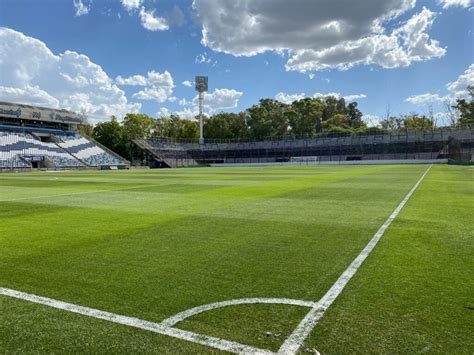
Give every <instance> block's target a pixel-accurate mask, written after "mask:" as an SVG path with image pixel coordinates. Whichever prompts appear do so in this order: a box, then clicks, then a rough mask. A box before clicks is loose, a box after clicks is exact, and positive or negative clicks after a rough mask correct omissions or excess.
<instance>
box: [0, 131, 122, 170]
mask: <svg viewBox="0 0 474 355" xmlns="http://www.w3.org/2000/svg"><path fill="white" fill-rule="evenodd" d="M51 136H52V137H54V141H55V142H44V141H41V139H38V138H36V137H35V136H34V135H33V134H32V133H30V132H26V131H24V132H19V131H11V130H2V129H0V168H1V169H5V168H13V169H14V168H28V167H31V163H30V162H29V161H27V160H25V159H24V157H31V156H35V157H44V159H45V161H46V162H47V163H48V164H49V165H50V167H53V168H77V167H100V166H122V165H126V164H127V162H126V161H123V160H121V159H119V158H118V157H116V156H114V155H112V154H111V153H109V152H107V151H106V150H104V149H102V148H101V147H99V146H98V145H96V144H94V143H93V142H91V141H90V140H88V139H86V138H84V137H83V136H81V135H80V134H78V133H75V132H60V133H58V132H54V133H51Z"/></svg>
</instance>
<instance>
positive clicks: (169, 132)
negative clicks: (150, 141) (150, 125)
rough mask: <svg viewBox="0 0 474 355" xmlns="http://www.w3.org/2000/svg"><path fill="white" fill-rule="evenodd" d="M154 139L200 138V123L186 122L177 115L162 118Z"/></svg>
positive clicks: (158, 122)
mask: <svg viewBox="0 0 474 355" xmlns="http://www.w3.org/2000/svg"><path fill="white" fill-rule="evenodd" d="M153 136H154V137H169V138H179V139H184V138H185V139H188V138H190V139H194V138H198V137H199V123H198V122H197V121H196V120H185V119H182V118H180V117H179V116H177V115H171V116H170V117H161V118H160V119H159V120H158V121H157V122H156V126H155V130H154V133H153Z"/></svg>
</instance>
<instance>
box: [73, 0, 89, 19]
mask: <svg viewBox="0 0 474 355" xmlns="http://www.w3.org/2000/svg"><path fill="white" fill-rule="evenodd" d="M73 5H74V10H75V16H76V17H79V16H84V15H87V14H88V13H89V10H90V5H89V6H86V5H84V3H83V2H82V0H73Z"/></svg>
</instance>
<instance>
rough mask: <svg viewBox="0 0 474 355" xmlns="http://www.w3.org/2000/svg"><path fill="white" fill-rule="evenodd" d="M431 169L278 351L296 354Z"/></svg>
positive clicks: (427, 170)
mask: <svg viewBox="0 0 474 355" xmlns="http://www.w3.org/2000/svg"><path fill="white" fill-rule="evenodd" d="M430 169H431V165H430V166H429V167H428V169H426V171H425V173H424V174H423V175H422V176H421V178H420V179H419V180H418V181H417V183H416V184H415V186H413V188H412V189H411V190H410V192H409V193H408V194H407V195H406V196H405V198H404V199H403V201H402V202H401V203H400V204H399V205H398V207H397V208H396V209H395V211H393V212H392V214H391V215H390V217H388V219H387V220H386V221H385V223H384V224H383V225H382V226H381V227H380V229H379V230H378V231H377V232H376V233H375V235H374V236H373V238H372V239H371V240H370V242H369V243H368V244H367V245H366V247H365V248H364V249H363V250H362V252H361V253H360V254H359V255H358V256H357V257H356V258H355V259H354V261H353V262H352V263H351V264H350V265H349V267H348V268H347V269H346V270H345V271H344V272H343V273H342V274H341V276H339V278H338V279H337V281H336V283H334V285H332V287H331V288H330V289H329V291H328V292H326V294H325V295H324V296H323V297H322V298H321V299H320V300H319V302H318V303H317V305H316V306H314V307H313V308H312V309H311V310H310V311H309V312H308V314H307V315H306V316H305V317H304V318H303V320H302V321H301V323H300V324H299V325H298V326H297V327H296V328H295V330H294V331H293V333H292V334H291V335H290V336H289V337H288V338H287V339H286V340H285V342H284V343H283V345H282V346H281V347H280V350H279V351H278V352H279V353H281V354H295V353H296V352H297V351H298V349H299V348H300V347H301V345H303V342H304V341H305V339H306V338H307V337H308V335H309V334H310V333H311V331H312V330H313V328H314V327H315V326H316V324H317V323H318V322H319V320H320V319H321V318H322V317H323V315H324V313H325V312H326V310H327V309H328V308H329V307H330V306H331V304H332V303H333V302H334V301H335V299H336V298H337V297H338V296H339V295H340V293H341V292H342V290H343V289H344V287H345V286H346V285H347V283H348V282H349V280H350V279H351V278H352V277H353V276H354V275H355V273H356V272H357V270H358V269H359V267H360V266H361V265H362V263H363V262H364V260H365V259H366V258H367V257H368V256H369V254H370V253H371V252H372V250H373V249H374V248H375V246H376V245H377V243H378V241H379V240H380V238H381V237H382V235H383V234H384V232H385V230H386V229H387V228H388V227H389V226H390V224H391V223H392V222H393V220H394V219H395V218H396V217H397V216H398V214H399V213H400V211H401V210H402V208H403V207H404V206H405V204H406V203H407V202H408V200H409V199H410V197H411V196H412V195H413V193H414V192H415V191H416V189H417V188H418V186H419V185H420V184H421V182H422V181H423V179H424V178H425V176H426V175H427V174H428V172H429V171H430Z"/></svg>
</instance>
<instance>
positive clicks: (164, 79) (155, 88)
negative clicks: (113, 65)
mask: <svg viewBox="0 0 474 355" xmlns="http://www.w3.org/2000/svg"><path fill="white" fill-rule="evenodd" d="M116 83H117V84H119V85H137V86H145V88H144V89H143V90H140V91H138V92H136V93H135V94H133V96H132V97H133V98H135V99H138V100H153V101H157V102H165V101H166V100H170V99H172V98H173V96H172V94H173V89H174V81H173V77H172V76H171V74H170V72H168V71H167V70H166V71H164V72H163V73H160V72H157V71H153V70H152V71H149V72H148V73H147V76H146V77H145V76H143V75H133V76H130V77H128V78H123V77H121V76H118V77H117V78H116Z"/></svg>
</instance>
